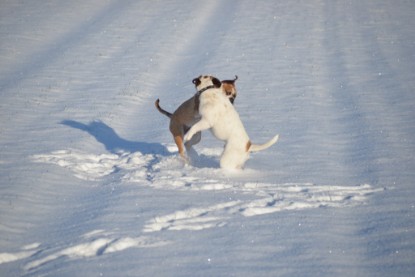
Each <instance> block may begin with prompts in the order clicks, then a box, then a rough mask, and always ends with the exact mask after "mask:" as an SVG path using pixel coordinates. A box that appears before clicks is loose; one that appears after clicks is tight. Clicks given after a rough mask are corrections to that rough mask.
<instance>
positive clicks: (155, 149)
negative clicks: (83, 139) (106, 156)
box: [61, 120, 171, 156]
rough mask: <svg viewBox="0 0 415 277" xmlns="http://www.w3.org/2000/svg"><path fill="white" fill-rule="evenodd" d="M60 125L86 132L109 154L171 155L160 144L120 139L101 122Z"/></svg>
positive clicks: (67, 122)
mask: <svg viewBox="0 0 415 277" xmlns="http://www.w3.org/2000/svg"><path fill="white" fill-rule="evenodd" d="M61 124H62V125H66V126H69V127H72V128H75V129H79V130H81V131H84V132H88V133H89V134H90V135H91V136H93V137H94V138H95V139H96V140H97V141H98V142H100V143H102V144H103V145H104V146H105V148H106V149H107V150H108V151H109V152H111V153H120V152H130V153H133V152H137V151H138V152H140V153H142V154H144V155H146V154H160V155H165V156H167V155H171V153H170V152H169V151H168V150H167V148H166V147H165V146H164V145H162V144H160V143H149V142H137V141H129V140H125V139H123V138H121V137H120V136H119V135H118V134H117V133H116V132H115V131H114V129H113V128H111V127H110V126H108V125H107V124H105V123H104V122H102V121H93V122H91V123H89V124H84V123H81V122H78V121H74V120H63V121H62V122H61Z"/></svg>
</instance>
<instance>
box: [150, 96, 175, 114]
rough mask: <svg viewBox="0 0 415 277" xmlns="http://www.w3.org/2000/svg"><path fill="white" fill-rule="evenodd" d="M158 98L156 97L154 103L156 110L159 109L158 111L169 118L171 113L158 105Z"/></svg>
mask: <svg viewBox="0 0 415 277" xmlns="http://www.w3.org/2000/svg"><path fill="white" fill-rule="evenodd" d="M159 103H160V99H157V100H156V102H155V103H154V105H156V108H157V110H159V112H161V113H162V114H164V115H165V116H167V117H168V118H171V117H172V116H173V114H171V113H169V112H168V111H166V110H163V109H162V108H161V107H160V105H159Z"/></svg>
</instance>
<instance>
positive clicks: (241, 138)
mask: <svg viewBox="0 0 415 277" xmlns="http://www.w3.org/2000/svg"><path fill="white" fill-rule="evenodd" d="M193 83H194V84H195V87H196V89H197V91H198V92H197V93H198V94H199V114H200V116H201V119H200V120H199V121H198V122H197V123H195V124H194V125H193V126H192V127H191V128H190V130H189V131H188V132H187V133H186V134H185V136H184V141H185V143H187V142H188V141H191V140H192V139H193V136H195V135H196V134H197V133H200V132H201V131H203V130H207V129H210V130H211V132H212V133H213V135H214V136H215V137H216V138H218V139H219V140H223V141H225V147H224V150H223V153H222V156H221V159H220V167H221V168H224V169H241V168H243V166H244V164H245V162H246V161H247V160H248V158H249V153H250V152H256V151H261V150H264V149H267V148H268V147H270V146H271V145H273V144H274V143H276V142H277V140H278V138H279V135H276V136H274V137H273V138H272V139H271V140H269V141H268V142H266V143H264V144H261V145H256V144H252V143H251V140H250V139H249V137H248V134H247V133H246V131H245V128H244V125H243V124H242V121H241V119H240V118H239V114H238V113H237V111H236V110H235V108H234V106H233V105H232V104H231V103H230V102H229V101H228V99H227V98H226V97H225V96H224V95H223V93H222V89H221V86H222V83H221V82H220V81H219V80H218V79H217V78H215V77H213V76H206V75H204V76H199V77H197V78H195V79H194V80H193Z"/></svg>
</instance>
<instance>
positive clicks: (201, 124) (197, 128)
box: [184, 118, 211, 142]
mask: <svg viewBox="0 0 415 277" xmlns="http://www.w3.org/2000/svg"><path fill="white" fill-rule="evenodd" d="M209 128H211V125H210V123H209V121H207V120H206V119H203V118H202V119H201V120H199V121H198V122H197V123H196V124H195V125H193V126H192V128H190V130H189V131H187V133H186V135H185V136H184V141H185V142H187V141H189V140H191V139H192V137H193V136H194V135H195V134H196V133H197V132H201V131H203V130H207V129H209Z"/></svg>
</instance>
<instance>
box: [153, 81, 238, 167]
mask: <svg viewBox="0 0 415 277" xmlns="http://www.w3.org/2000/svg"><path fill="white" fill-rule="evenodd" d="M236 80H238V76H236V75H235V79H233V80H224V81H222V82H219V83H220V84H219V86H218V88H219V87H220V88H221V93H222V94H223V95H224V96H225V97H226V98H227V99H229V101H230V103H232V104H233V102H234V101H235V98H236V94H237V92H236V86H235V81H236ZM199 95H200V93H199V92H198V93H196V94H195V95H194V96H193V97H192V98H190V99H188V100H186V101H185V102H183V103H182V104H181V105H180V106H179V107H178V108H177V109H176V111H175V112H174V113H173V114H172V113H169V112H167V111H166V110H164V109H162V108H161V107H160V100H159V99H157V100H156V102H155V105H156V108H157V109H158V110H159V112H160V113H162V114H164V115H166V116H167V117H169V118H170V132H171V133H172V135H173V138H174V142H175V143H176V145H177V148H178V150H179V154H180V156H182V157H183V158H184V159H185V160H187V157H186V154H185V152H184V148H186V151H187V153H191V152H192V151H194V150H193V148H192V146H193V145H195V144H197V143H199V142H200V139H201V132H197V133H195V134H194V135H193V137H192V139H191V140H189V141H187V142H186V143H183V136H184V134H186V133H187V131H188V130H189V129H190V127H192V126H193V124H195V123H196V122H197V121H198V120H199V119H200V115H199ZM229 101H228V102H229ZM183 145H184V147H183Z"/></svg>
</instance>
